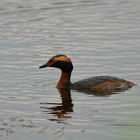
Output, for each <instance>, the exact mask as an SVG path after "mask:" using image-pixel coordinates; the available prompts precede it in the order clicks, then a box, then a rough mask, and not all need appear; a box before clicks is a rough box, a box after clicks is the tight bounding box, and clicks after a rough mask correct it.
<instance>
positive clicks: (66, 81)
mask: <svg viewBox="0 0 140 140" xmlns="http://www.w3.org/2000/svg"><path fill="white" fill-rule="evenodd" d="M45 67H54V68H58V69H60V70H61V76H60V79H59V81H58V83H57V86H56V88H57V89H64V88H68V89H73V90H78V91H90V92H93V93H100V94H106V93H109V94H111V93H117V92H124V91H126V90H128V89H130V88H132V87H133V85H134V83H132V82H130V81H127V80H124V79H122V78H117V77H112V76H95V77H91V78H87V79H83V80H80V81H77V82H73V83H72V82H71V81H70V79H71V73H72V70H73V64H72V61H71V59H70V58H69V57H68V56H66V55H63V54H59V55H55V56H53V57H52V58H50V59H49V61H48V62H47V63H45V64H43V65H41V66H40V67H39V68H40V69H41V68H45Z"/></svg>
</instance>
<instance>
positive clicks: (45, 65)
mask: <svg viewBox="0 0 140 140" xmlns="http://www.w3.org/2000/svg"><path fill="white" fill-rule="evenodd" d="M45 67H49V65H48V63H46V64H44V65H41V66H40V67H39V68H40V69H42V68H45Z"/></svg>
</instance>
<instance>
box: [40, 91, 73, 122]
mask: <svg viewBox="0 0 140 140" xmlns="http://www.w3.org/2000/svg"><path fill="white" fill-rule="evenodd" d="M58 92H59V93H60V97H61V100H62V103H59V104H58V103H40V104H42V105H48V104H49V105H54V106H52V107H45V106H41V107H40V108H45V109H47V110H46V111H43V112H49V113H48V114H53V115H54V116H55V117H56V119H49V120H51V121H57V122H58V123H64V122H65V120H66V119H68V118H71V112H73V103H72V99H71V92H70V89H61V90H58Z"/></svg>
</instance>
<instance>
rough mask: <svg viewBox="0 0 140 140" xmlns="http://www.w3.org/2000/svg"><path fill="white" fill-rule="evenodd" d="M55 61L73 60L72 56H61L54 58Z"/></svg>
mask: <svg viewBox="0 0 140 140" xmlns="http://www.w3.org/2000/svg"><path fill="white" fill-rule="evenodd" d="M54 60H55V61H63V62H71V60H70V58H69V57H67V56H59V57H55V58H54Z"/></svg>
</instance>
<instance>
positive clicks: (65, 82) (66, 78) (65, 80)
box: [56, 71, 71, 89]
mask: <svg viewBox="0 0 140 140" xmlns="http://www.w3.org/2000/svg"><path fill="white" fill-rule="evenodd" d="M70 78H71V72H63V71H62V72H61V77H60V79H59V81H58V83H57V86H56V87H57V88H58V89H62V88H67V87H68V86H69V85H70Z"/></svg>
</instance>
